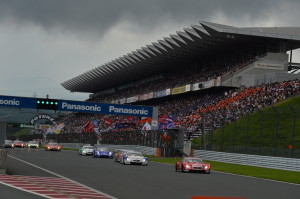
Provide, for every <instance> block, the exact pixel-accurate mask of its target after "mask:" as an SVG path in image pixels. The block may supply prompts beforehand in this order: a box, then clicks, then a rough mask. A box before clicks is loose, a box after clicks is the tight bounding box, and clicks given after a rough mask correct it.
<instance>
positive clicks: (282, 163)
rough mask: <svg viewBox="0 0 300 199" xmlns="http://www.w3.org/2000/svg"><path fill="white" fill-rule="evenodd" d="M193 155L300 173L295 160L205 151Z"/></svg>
mask: <svg viewBox="0 0 300 199" xmlns="http://www.w3.org/2000/svg"><path fill="white" fill-rule="evenodd" d="M193 155H194V156H195V157H200V158H202V159H205V160H211V161H218V162H226V163H232V164H241V165H249V166H256V167H265V168H271V169H282V170H289V171H298V172H300V159H295V158H284V157H272V156H260V155H248V154H238V153H226V152H217V151H205V150H194V151H193Z"/></svg>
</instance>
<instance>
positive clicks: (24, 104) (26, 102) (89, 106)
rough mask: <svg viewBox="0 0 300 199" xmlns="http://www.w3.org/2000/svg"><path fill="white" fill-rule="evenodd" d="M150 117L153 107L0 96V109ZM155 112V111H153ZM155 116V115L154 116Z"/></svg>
mask: <svg viewBox="0 0 300 199" xmlns="http://www.w3.org/2000/svg"><path fill="white" fill-rule="evenodd" d="M1 106H5V107H11V108H30V109H48V110H58V111H71V112H85V113H99V114H113V115H128V116H138V117H152V118H153V119H154V118H155V119H156V118H157V116H154V117H153V107H149V106H131V105H120V104H104V103H96V102H83V101H71V100H58V99H46V98H28V97H14V96H3V95H0V107H1ZM155 112H157V111H155ZM155 115H156V114H155Z"/></svg>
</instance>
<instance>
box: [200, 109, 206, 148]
mask: <svg viewBox="0 0 300 199" xmlns="http://www.w3.org/2000/svg"><path fill="white" fill-rule="evenodd" d="M205 137H206V135H205V115H204V114H203V115H202V140H201V142H202V146H203V150H206V141H205Z"/></svg>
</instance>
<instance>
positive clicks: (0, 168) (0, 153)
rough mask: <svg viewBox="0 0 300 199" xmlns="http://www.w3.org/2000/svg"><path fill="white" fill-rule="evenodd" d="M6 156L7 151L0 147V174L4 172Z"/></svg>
mask: <svg viewBox="0 0 300 199" xmlns="http://www.w3.org/2000/svg"><path fill="white" fill-rule="evenodd" d="M6 158H7V151H5V150H2V149H0V174H6V166H5V161H6Z"/></svg>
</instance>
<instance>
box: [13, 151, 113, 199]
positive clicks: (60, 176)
mask: <svg viewBox="0 0 300 199" xmlns="http://www.w3.org/2000/svg"><path fill="white" fill-rule="evenodd" d="M8 156H9V157H10V158H13V159H15V160H19V161H21V162H23V163H26V164H28V165H30V166H33V167H35V168H38V169H40V170H42V171H45V172H47V173H50V174H52V175H54V176H57V177H59V178H63V179H65V180H69V181H71V182H74V183H76V184H78V185H80V186H83V187H85V188H87V189H90V190H92V191H95V192H96V193H99V194H102V195H104V196H106V197H109V198H111V199H117V198H116V197H113V196H111V195H108V194H106V193H103V192H101V191H98V190H96V189H93V188H91V187H88V186H86V185H84V184H81V183H79V182H76V181H74V180H71V179H69V178H67V177H64V176H62V175H59V174H57V173H54V172H52V171H49V170H47V169H44V168H42V167H39V166H37V165H34V164H32V163H30V162H27V161H25V160H21V159H19V158H16V157H13V156H11V155H8Z"/></svg>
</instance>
